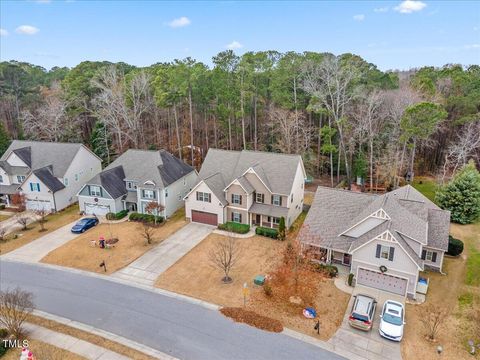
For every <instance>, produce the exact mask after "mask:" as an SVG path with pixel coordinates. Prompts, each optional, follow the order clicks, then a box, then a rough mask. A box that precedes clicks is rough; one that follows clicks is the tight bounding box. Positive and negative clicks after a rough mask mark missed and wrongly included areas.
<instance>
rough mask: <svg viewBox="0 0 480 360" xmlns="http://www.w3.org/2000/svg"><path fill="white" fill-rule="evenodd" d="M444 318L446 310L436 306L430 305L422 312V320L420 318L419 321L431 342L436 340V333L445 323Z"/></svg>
mask: <svg viewBox="0 0 480 360" xmlns="http://www.w3.org/2000/svg"><path fill="white" fill-rule="evenodd" d="M446 318H447V311H446V309H444V308H442V307H440V306H438V305H434V304H430V305H428V306H427V307H426V308H425V309H424V310H423V318H421V319H420V321H421V322H422V324H423V326H424V329H425V331H426V335H427V337H428V339H429V340H432V341H433V340H435V339H436V337H437V335H438V332H439V331H440V329H441V327H442V326H443V324H444V323H445V320H446Z"/></svg>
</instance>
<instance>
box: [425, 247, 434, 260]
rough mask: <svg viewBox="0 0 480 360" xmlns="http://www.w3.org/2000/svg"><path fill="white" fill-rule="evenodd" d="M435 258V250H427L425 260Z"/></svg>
mask: <svg viewBox="0 0 480 360" xmlns="http://www.w3.org/2000/svg"><path fill="white" fill-rule="evenodd" d="M432 259H433V251H430V250H427V252H426V253H425V260H427V261H432Z"/></svg>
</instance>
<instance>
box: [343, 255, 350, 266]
mask: <svg viewBox="0 0 480 360" xmlns="http://www.w3.org/2000/svg"><path fill="white" fill-rule="evenodd" d="M343 265H350V254H343Z"/></svg>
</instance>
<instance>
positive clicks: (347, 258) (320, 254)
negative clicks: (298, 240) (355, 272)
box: [302, 245, 352, 272]
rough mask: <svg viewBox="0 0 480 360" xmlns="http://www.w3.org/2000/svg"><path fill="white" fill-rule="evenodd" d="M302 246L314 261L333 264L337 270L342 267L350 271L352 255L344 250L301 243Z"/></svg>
mask: <svg viewBox="0 0 480 360" xmlns="http://www.w3.org/2000/svg"><path fill="white" fill-rule="evenodd" d="M302 247H303V251H304V252H306V253H308V254H309V256H311V258H312V259H313V260H314V261H318V262H322V263H325V264H335V265H336V266H337V267H338V268H339V270H340V268H341V267H342V268H345V270H348V272H350V265H351V263H352V255H350V254H348V253H345V252H341V251H337V250H332V249H328V248H322V247H318V246H313V245H302Z"/></svg>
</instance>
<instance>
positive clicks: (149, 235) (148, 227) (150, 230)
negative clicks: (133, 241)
mask: <svg viewBox="0 0 480 360" xmlns="http://www.w3.org/2000/svg"><path fill="white" fill-rule="evenodd" d="M156 228H157V227H156V226H155V225H154V224H152V223H150V222H148V221H143V222H142V231H143V232H142V236H143V238H144V239H145V241H146V242H147V245H150V244H151V243H152V240H153V235H155V230H156Z"/></svg>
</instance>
